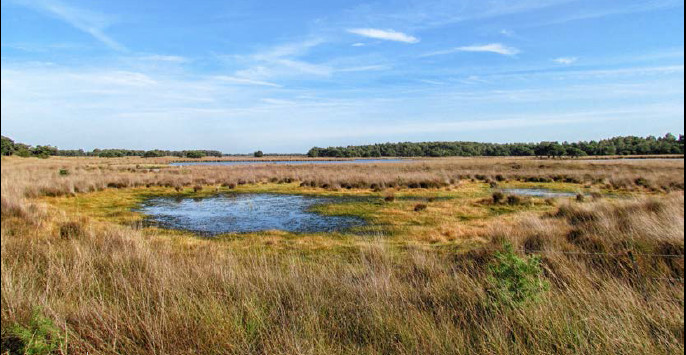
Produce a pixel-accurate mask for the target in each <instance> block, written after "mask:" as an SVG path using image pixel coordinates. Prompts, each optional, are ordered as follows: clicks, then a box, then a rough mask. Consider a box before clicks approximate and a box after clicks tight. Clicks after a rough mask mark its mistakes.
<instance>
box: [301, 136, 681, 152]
mask: <svg viewBox="0 0 686 355" xmlns="http://www.w3.org/2000/svg"><path fill="white" fill-rule="evenodd" d="M651 154H684V135H683V134H681V135H679V137H678V138H677V137H676V136H674V135H673V134H671V133H670V134H667V135H665V136H664V137H661V138H657V137H653V136H649V137H645V138H642V137H615V138H611V139H604V140H601V141H590V142H577V143H569V142H563V143H560V142H540V143H509V144H496V143H478V142H425V143H409V142H408V143H383V144H374V145H361V146H347V147H329V148H318V147H315V148H312V149H310V151H309V152H308V153H307V155H308V156H310V157H337V158H351V157H363V158H366V157H451V156H460V157H476V156H540V157H563V156H567V157H583V156H598V155H651Z"/></svg>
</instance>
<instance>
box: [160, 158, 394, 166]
mask: <svg viewBox="0 0 686 355" xmlns="http://www.w3.org/2000/svg"><path fill="white" fill-rule="evenodd" d="M401 161H404V160H403V159H355V160H272V161H269V160H265V161H259V160H242V161H183V162H176V163H169V165H171V166H192V165H228V166H232V165H266V164H276V165H304V164H316V165H322V164H372V163H397V162H401Z"/></svg>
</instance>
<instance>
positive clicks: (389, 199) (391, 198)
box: [383, 195, 395, 202]
mask: <svg viewBox="0 0 686 355" xmlns="http://www.w3.org/2000/svg"><path fill="white" fill-rule="evenodd" d="M383 200H384V201H386V202H393V201H395V196H393V195H388V196H386V197H384V199H383Z"/></svg>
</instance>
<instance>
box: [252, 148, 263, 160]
mask: <svg viewBox="0 0 686 355" xmlns="http://www.w3.org/2000/svg"><path fill="white" fill-rule="evenodd" d="M253 155H254V156H255V158H262V157H263V156H264V153H263V152H262V151H261V150H258V151H256V152H255V153H254V154H253Z"/></svg>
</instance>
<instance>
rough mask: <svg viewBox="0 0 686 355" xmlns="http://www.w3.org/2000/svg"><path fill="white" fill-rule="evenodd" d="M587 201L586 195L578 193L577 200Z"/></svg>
mask: <svg viewBox="0 0 686 355" xmlns="http://www.w3.org/2000/svg"><path fill="white" fill-rule="evenodd" d="M584 201H586V195H584V194H582V193H578V194H576V202H584Z"/></svg>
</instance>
